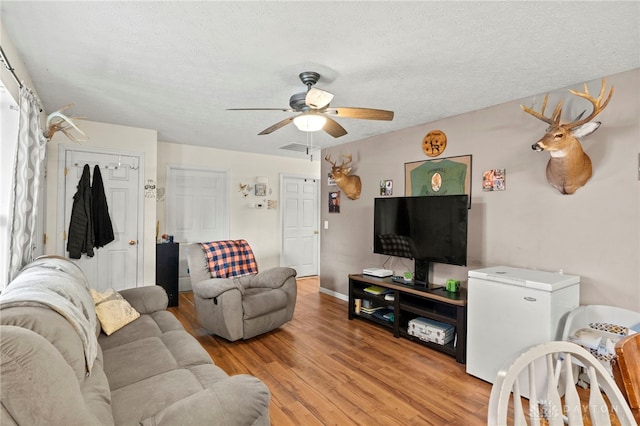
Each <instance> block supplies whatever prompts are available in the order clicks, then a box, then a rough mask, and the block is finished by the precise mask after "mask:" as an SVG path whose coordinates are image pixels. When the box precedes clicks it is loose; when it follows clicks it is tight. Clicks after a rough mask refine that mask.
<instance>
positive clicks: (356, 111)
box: [327, 107, 393, 121]
mask: <svg viewBox="0 0 640 426" xmlns="http://www.w3.org/2000/svg"><path fill="white" fill-rule="evenodd" d="M334 111H335V113H334ZM327 113H329V114H335V115H336V116H338V117H344V118H361V119H365V120H386V121H391V120H393V111H386V110H384V109H373V108H351V107H343V108H329V109H328V110H327Z"/></svg>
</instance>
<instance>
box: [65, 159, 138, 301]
mask: <svg viewBox="0 0 640 426" xmlns="http://www.w3.org/2000/svg"><path fill="white" fill-rule="evenodd" d="M85 164H88V165H89V167H90V171H91V181H92V182H93V170H94V166H96V165H97V166H99V167H100V174H101V175H102V180H103V185H104V192H105V196H106V198H107V205H108V207H109V216H110V218H111V223H112V226H113V233H114V237H115V240H114V241H112V242H110V243H109V244H107V245H105V246H104V247H101V248H96V249H94V256H93V257H87V256H86V255H84V254H83V255H82V257H81V258H80V259H77V260H75V262H76V263H77V264H78V265H79V266H80V268H81V269H82V270H83V272H84V273H85V275H86V276H87V279H88V280H89V283H90V284H91V286H92V287H93V288H96V289H97V290H100V291H104V290H107V289H109V288H114V289H115V290H123V289H126V288H132V287H137V286H138V283H139V282H141V276H140V275H141V274H140V271H139V268H140V265H139V263H138V262H139V261H140V259H141V257H140V248H139V243H140V241H142V234H141V227H140V226H139V220H140V209H141V208H142V207H141V194H140V185H139V181H140V173H142V172H143V171H142V170H140V166H139V165H140V158H139V157H137V156H134V155H125V154H122V155H121V154H112V153H105V152H100V151H96V150H91V149H90V148H87V149H86V150H84V149H83V150H80V149H68V150H65V170H66V172H65V174H64V182H65V183H64V193H63V196H64V231H67V230H68V229H69V222H70V220H71V210H72V207H73V195H74V194H75V193H76V191H77V185H78V181H79V180H80V177H81V176H82V171H83V168H84V165H85ZM67 238H68V236H67ZM66 244H67V240H66V239H65V241H64V253H65V255H68V252H67V250H66Z"/></svg>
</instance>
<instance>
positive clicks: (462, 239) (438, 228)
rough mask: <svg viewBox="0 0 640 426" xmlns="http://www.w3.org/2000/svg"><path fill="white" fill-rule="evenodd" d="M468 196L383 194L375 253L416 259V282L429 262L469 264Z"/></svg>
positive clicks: (376, 222) (425, 277) (424, 279)
mask: <svg viewBox="0 0 640 426" xmlns="http://www.w3.org/2000/svg"><path fill="white" fill-rule="evenodd" d="M468 202H469V198H468V196H467V195H441V196H420V197H382V198H376V199H375V201H374V219H373V252H374V253H378V254H382V255H388V256H398V257H405V258H409V259H415V261H416V265H415V281H416V282H418V283H421V284H425V283H427V282H428V267H429V262H436V263H446V264H450V265H461V266H465V265H466V264H467V221H468V212H469V210H468Z"/></svg>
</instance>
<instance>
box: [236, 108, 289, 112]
mask: <svg viewBox="0 0 640 426" xmlns="http://www.w3.org/2000/svg"><path fill="white" fill-rule="evenodd" d="M226 110H227V111H284V112H294V110H292V109H291V108H227V109H226Z"/></svg>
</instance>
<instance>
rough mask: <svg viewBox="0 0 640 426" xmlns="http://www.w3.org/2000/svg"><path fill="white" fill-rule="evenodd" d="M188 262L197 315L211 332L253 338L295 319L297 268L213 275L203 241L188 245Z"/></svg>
mask: <svg viewBox="0 0 640 426" xmlns="http://www.w3.org/2000/svg"><path fill="white" fill-rule="evenodd" d="M247 246H248V244H247ZM249 250H250V248H249ZM187 262H188V265H189V276H190V278H191V286H192V289H193V299H194V303H195V310H196V315H197V317H198V321H199V322H200V325H202V326H203V327H204V328H205V329H207V331H209V332H210V333H211V334H215V335H217V336H220V337H223V338H225V339H227V340H229V341H232V342H233V341H236V340H239V339H250V338H252V337H255V336H257V335H259V334H262V333H266V332H268V331H271V330H274V329H276V328H278V327H280V326H281V325H283V324H284V323H286V322H287V321H290V320H291V319H292V318H293V311H294V309H295V305H296V297H297V290H298V289H297V283H296V278H295V277H296V271H295V269H292V268H286V267H275V268H271V269H268V270H265V271H263V272H258V273H255V274H252V275H244V276H239V277H233V278H214V277H213V275H212V273H211V270H210V267H209V259H208V258H207V253H206V252H205V250H204V249H203V247H202V246H201V245H200V244H193V245H192V246H191V247H189V250H188V255H187Z"/></svg>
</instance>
